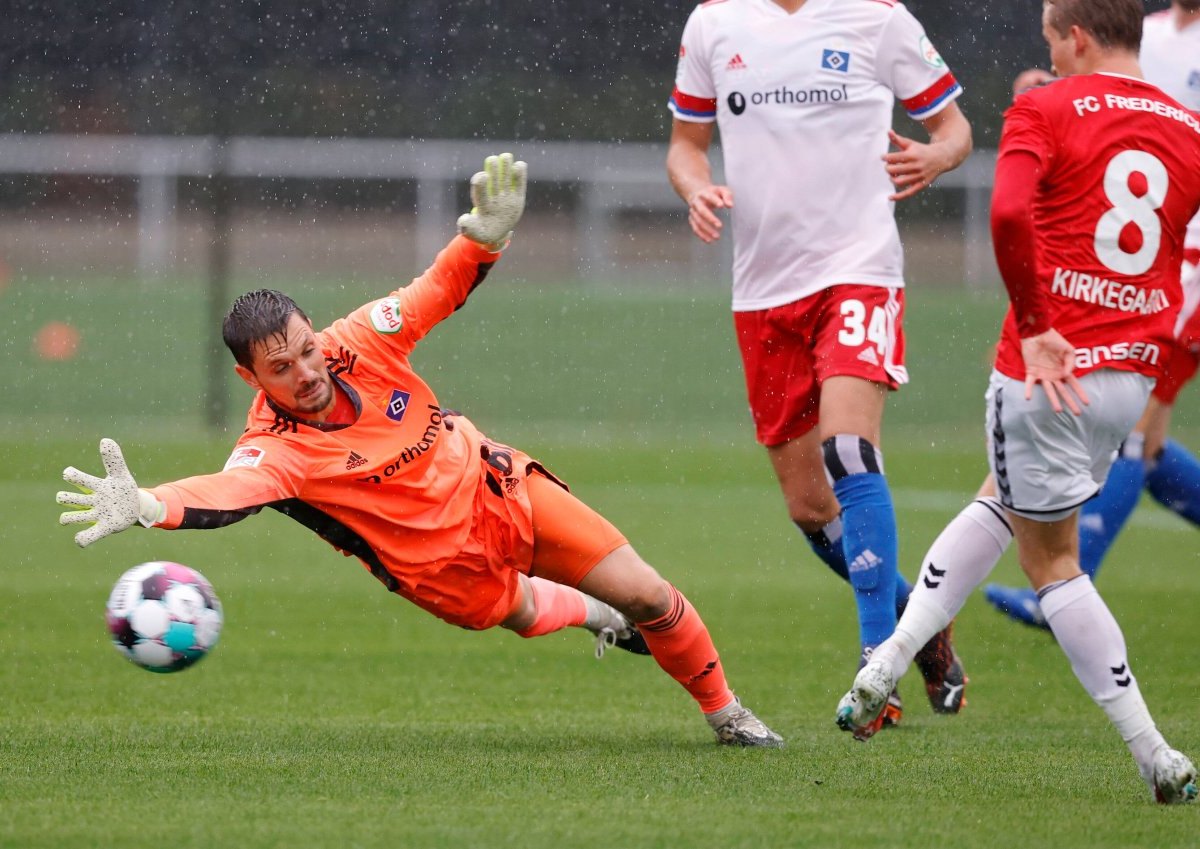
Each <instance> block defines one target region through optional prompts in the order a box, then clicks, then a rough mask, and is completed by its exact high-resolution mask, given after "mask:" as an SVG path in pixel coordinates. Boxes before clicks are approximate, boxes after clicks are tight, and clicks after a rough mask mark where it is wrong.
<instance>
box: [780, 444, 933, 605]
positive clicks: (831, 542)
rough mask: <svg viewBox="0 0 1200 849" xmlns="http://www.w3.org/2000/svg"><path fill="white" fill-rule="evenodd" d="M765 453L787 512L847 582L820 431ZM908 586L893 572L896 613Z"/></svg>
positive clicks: (838, 507) (839, 526) (839, 520)
mask: <svg viewBox="0 0 1200 849" xmlns="http://www.w3.org/2000/svg"><path fill="white" fill-rule="evenodd" d="M767 457H768V458H769V459H770V461H771V468H772V469H773V470H774V472H775V477H776V479H777V480H778V481H779V488H780V491H781V492H782V493H783V500H784V503H785V504H786V506H787V511H788V516H789V517H790V518H791V520H792V523H793V524H794V525H795V526H796V527H797V528H799V529H800V532H801V533H803V534H804V537H805V539H806V540H807V541H808V545H809V547H810V548H811V549H812V550H813V553H814V554H816V555H817V557H819V558H820V559H821V562H823V563H824V564H825V565H826V566H828V567H829V568H830V570H831V571H832V572H833V573H834V574H835V575H837V576H838V577H840V578H841V579H842V580H843V581H845V582H846V583H850V570H849V569H848V568H847V566H846V550H845V547H844V546H843V544H842V533H843V523H842V510H841V505H840V504H838V500H837V496H835V495H834V494H833V488H832V487H831V486H830V485H829V481H828V479H827V478H826V476H825V458H824V454H823V452H822V450H821V435H820V431H819V430H818V429H817V428H816V427H813V428H812V429H811V430H809V431H808V432H807V433H805V434H803V435H801V436H798V437H796V438H795V439H789V440H788V441H786V442H783V443H780V444H778V445H769V446H767ZM910 590H911V587H910V585H909V583H908V581H906V580H905V579H904V576H903V575H901V574H900V573H899V572H898V571H897V573H896V596H895V597H896V615H897V616H899V615H900V613H901V612H902V611H903V609H904V604H905V603H906V602H907V601H908V594H909V592H910Z"/></svg>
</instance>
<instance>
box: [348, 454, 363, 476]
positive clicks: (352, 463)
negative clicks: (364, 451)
mask: <svg viewBox="0 0 1200 849" xmlns="http://www.w3.org/2000/svg"><path fill="white" fill-rule="evenodd" d="M365 465H367V458H366V457H364V456H362V455H361V454H359V453H358V452H356V451H351V452H350V456H349V457H347V458H346V471H349V470H350V469H357V468H358V467H359V466H365Z"/></svg>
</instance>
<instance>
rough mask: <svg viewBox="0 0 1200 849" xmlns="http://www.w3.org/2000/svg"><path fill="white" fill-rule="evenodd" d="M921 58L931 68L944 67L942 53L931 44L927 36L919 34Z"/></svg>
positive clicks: (944, 61)
mask: <svg viewBox="0 0 1200 849" xmlns="http://www.w3.org/2000/svg"><path fill="white" fill-rule="evenodd" d="M921 58H922V59H924V60H925V64H926V65H928V66H929V67H931V68H938V69H941V68H944V67H946V60H945V59H943V58H942V54H941V53H938V52H937V48H936V47H934V46H933V42H932V41H930V40H929V36H927V35H923V36H921Z"/></svg>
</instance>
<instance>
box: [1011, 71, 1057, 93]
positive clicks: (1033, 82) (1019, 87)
mask: <svg viewBox="0 0 1200 849" xmlns="http://www.w3.org/2000/svg"><path fill="white" fill-rule="evenodd" d="M1056 79H1058V77H1056V76H1054V74H1052V73H1050V72H1049V71H1043V70H1042V69H1041V68H1026V69H1025V70H1024V71H1022V72H1021V73H1019V74H1017V78H1016V79H1015V80H1013V85H1012V94H1013V100H1016V99H1017V96H1018V95H1021V94H1024V93H1025V92H1027V91H1029V90H1030V89H1031V88H1037V87H1038V86H1043V85H1046V84H1047V83H1052V82H1054V81H1055V80H1056Z"/></svg>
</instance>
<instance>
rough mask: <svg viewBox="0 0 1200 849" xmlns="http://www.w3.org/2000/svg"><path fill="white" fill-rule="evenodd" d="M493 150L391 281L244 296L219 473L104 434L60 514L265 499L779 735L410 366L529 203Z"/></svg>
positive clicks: (431, 590) (109, 524) (151, 516)
mask: <svg viewBox="0 0 1200 849" xmlns="http://www.w3.org/2000/svg"><path fill="white" fill-rule="evenodd" d="M485 168H486V170H485V171H483V172H480V173H478V174H476V175H475V177H474V178H473V179H472V181H471V194H472V199H473V200H474V201H475V209H473V210H472V211H471V212H470V213H468V214H466V215H464V216H462V217H461V218H460V219H459V229H460V230H461V231H462V233H463V235H462V236H459V237H458V238H456V239H455V240H454V241H452V242H451V243H450V245H449V246H448V247H447V248H446V249H445V250H444V251H442V252H441V254H439V255H438V258H437V261H436V262H435V263H434V264H433V267H432V268H430V269H429V270H428V271H426V272H425V274H423V275H422V276H421V277H419V278H417V279H416V280H414V281H413V282H412V283H411V284H410V285H408V286H405V287H403V288H400V289H397V290H396V291H394V292H392V293H391V294H390V295H389V296H388V297H385V298H382V299H380V300H377V301H373V302H371V303H369V304H366V305H365V306H362V307H360V308H359V309H357V310H355V311H354V312H352V313H351V314H350V315H349V316H347V317H346V318H343V319H340V320H338V321H335V322H334V323H333V324H332V325H331V326H329V327H328V328H326V329H324V330H321V331H317V330H314V328H313V327H312V324H311V323H310V322H309V320H308V318H307V316H305V314H304V313H303V311H301V310H300V309H299V307H297V306H296V304H295V303H294V302H293V301H292V300H291V299H290V298H288V297H287V296H286V295H284V294H282V293H280V292H274V291H271V290H258V291H255V292H250V293H248V294H245V295H242V296H241V297H240V298H238V299H237V300H236V301H235V302H234V304H233V307H232V308H231V309H230V311H229V313H228V315H227V316H226V317H225V322H224V326H223V329H222V332H223V336H224V339H225V344H226V346H227V347H228V348H229V349H230V351H231V353H233V355H234V358H235V359H236V361H237V365H236V367H235V368H236V370H237V373H238V375H240V376H241V377H242V379H243V380H245V382H246V383H247V384H249V385H250V386H251V387H252V388H254V389H255V390H257V395H256V396H255V399H254V403H253V404H252V405H251V408H250V413H249V416H248V417H247V420H246V430H245V433H244V434H243V435H242V437H241V438H240V439H239V440H238V443H237V445H236V447H235V448H234V450H233V453H232V454H231V456H230V458H229V460H228V462H227V463H226V464H225V468H224V469H223V470H222V471H220V472H217V473H216V474H210V475H201V476H198V477H191V478H186V479H184V480H178V481H174V482H171V483H166V484H162V485H160V486H157V487H155V488H153V489H148V490H141V489H138V487H137V484H136V483H135V482H134V479H133V477H132V476H131V475H130V473H129V470H128V469H127V468H126V466H125V461H124V459H123V458H122V455H121V451H120V449H119V448H118V447H117V444H116V443H115V442H113V441H112V440H103V441H102V442H101V444H100V452H101V455H102V457H103V460H104V465H105V468H106V470H107V476H106V477H104V478H97V477H94V476H92V475H87V474H84V473H83V472H80V471H78V470H77V469H73V468H68V469H67V470H66V471H64V472H63V478H64V479H65V480H67V481H68V482H69V483H73V484H75V485H77V486H80V487H81V488H84V490H85V491H84V493H83V494H78V493H72V492H60V493H59V494H58V502H59V503H60V504H67V505H73V506H77V507H84V508H87V509H83V510H75V511H69V512H67V513H64V514H63V515H62V517H61V520H60V521H61V522H62V523H63V524H77V523H94V524H93V525H92V527H90V528H87V529H85V530H83V531H80V532H79V533H78V534H77V535H76V537H75V539H76V541H77V542H78V543H79V544H80V545H81V546H86V545H89V544H91V543H92V542H95V541H96V540H98V539H101V538H103V537H105V536H108V535H109V534H112V533H116V532H118V531H121V530H124V529H126V528H128V527H130V526H132V525H134V524H137V523H138V522H140V523H141V524H143V525H145V526H147V527H150V526H154V527H159V528H167V529H174V528H213V527H220V526H223V525H228V524H230V523H232V522H236V521H238V520H240V519H243V518H245V517H246V516H248V515H250V514H252V513H257V512H258V511H259V510H261V509H262V508H263V507H271V508H273V509H275V510H278V511H280V512H282V513H284V514H285V515H287V516H290V517H291V518H293V519H295V520H296V521H298V522H300V523H301V524H303V525H305V526H307V527H309V528H310V529H312V530H313V531H315V532H316V533H317V534H318V535H320V536H321V537H322V538H323V539H325V540H326V541H327V542H329V543H330V544H331V545H333V546H334V547H335V548H337V549H338V550H340V551H342V552H343V553H344V554H346V555H354V556H356V557H358V558H359V560H360V561H361V562H362V563H363V565H365V566H366V567H367V568H368V569H369V570H370V571H371V572H372V573H373V574H374V575H375V577H377V578H378V579H379V580H380V581H382V582H383V583H384V585H385V586H386V587H387V588H388V589H389V590H391V591H392V592H395V593H398V594H399V595H402V596H404V597H405V598H407V599H409V600H410V601H412V602H414V603H415V604H417V605H419V606H420V607H422V608H424V609H425V610H428V611H429V612H431V613H433V614H434V615H435V616H438V617H440V618H442V619H444V620H446V621H447V622H450V623H452V624H455V625H459V626H462V627H464V628H470V629H485V628H491V627H493V626H496V625H500V626H501V627H504V628H508V629H509V630H512V631H515V632H516V633H518V634H520V635H521V636H523V637H535V636H540V635H542V634H547V633H550V632H552V631H556V630H559V629H561V628H563V627H566V626H571V625H574V626H579V627H583V628H586V629H588V630H590V631H592V632H593V633H594V634H596V636H597V640H598V642H597V652H598V653H601V654H602V653H603V649H604V647H605V645H620V646H621V647H623V648H628V649H630V650H631V651H635V652H639V653H642V654H647V653H648V654H651V655H653V656H654V658H655V660H656V661H657V662H658V664H659V666H661V667H662V668H663V670H664V671H666V672H667V673H668V674H669V675H670V676H671V677H673V678H674V679H675V680H676V681H678V682H679V683H680V684H681V685H682V686H683V687H684V688H685V689H686V690H687V691H688V692H689V693H690V694H691V695H692V697H693V698H694V699H695V700H696V702H697V704H698V705H699V707H700V709H701V710H702V711H703V712H704V715H705V718H706V719H707V720H708V723H709V725H710V727H711V728H712V729H713V731H714V732H715V733H716V735H717V740H718V741H719V742H720V743H724V744H728V745H738V746H779V745H782V743H783V740H782V738H781V737H780V736H779V735H777V734H775V733H774V732H773V731H771V730H770V729H769V728H767V726H766V725H764V724H763V723H762V722H761V721H759V720H758V718H757V717H755V715H754V714H753V713H751V712H750V711H749V710H748V709H746V708H744V707H742V705H741V704H740V702H739V701H738V700H737V699H736V698H735V697H734V695H733V693H732V691H730V689H729V687H728V685H727V683H726V680H725V673H724V671H723V669H722V666H721V662H720V659H719V657H718V656H717V651H716V649H715V648H714V647H713V643H712V639H711V638H710V636H709V633H708V629H707V628H706V627H705V625H704V623H703V622H702V621H701V619H700V617H699V615H698V614H697V613H696V611H695V609H694V608H693V607H692V606H691V605H690V604H689V603H688V601H687V599H685V598H684V597H683V595H682V593H680V592H679V590H677V589H676V588H675V587H673V586H672V585H671V584H669V583H667V582H666V581H664V580H663V579H662V578H661V577H659V575H658V573H657V572H655V571H654V569H653V568H651V567H650V566H649V565H648V564H647V563H646V562H645V561H643V560H642V559H641V558H640V557H639V556H638V555H637V554H636V553H635V552H634V550H633V548H632V547H630V545H629V544H628V543H627V542H626V540H625V537H624V536H622V535H621V533H620V531H618V530H617V529H616V528H615V527H613V525H612V524H611V523H609V522H608V521H607V520H606V519H604V518H603V517H602V516H600V515H599V514H598V513H596V512H595V511H593V510H591V509H590V508H589V507H587V506H586V505H584V504H583V502H581V501H579V500H578V499H577V498H575V497H574V496H573V495H572V494H571V493H570V492H568V491H567V488H566V486H565V485H564V484H563V483H562V482H561V481H559V480H558V479H557V478H555V477H554V476H553V475H551V474H550V472H548V471H547V470H546V469H545V468H544V467H543V466H542V465H541V464H539V463H537V462H536V461H535V460H533V459H532V458H530V457H529V456H528V455H526V454H524V453H522V452H520V451H517V450H516V449H513V448H510V447H508V446H506V445H502V444H500V443H498V442H494V441H492V440H490V439H487V438H486V437H485V436H483V434H481V433H480V432H479V431H478V430H476V428H475V426H474V425H473V424H472V423H471V422H470V420H468V419H467V418H465V417H463V416H461V415H459V414H457V413H451V412H449V411H447V410H444V409H442V407H441V405H440V404H439V403H438V401H437V398H436V396H435V395H434V394H433V391H432V390H431V389H430V388H429V386H428V385H426V383H425V382H424V381H423V380H422V379H421V378H420V377H419V376H417V374H416V372H414V371H413V369H412V366H411V364H410V363H409V354H410V353H411V352H412V350H413V348H414V347H415V346H416V345H417V343H418V342H420V340H421V339H422V338H423V337H424V336H425V335H426V334H427V333H428V332H429V331H430V330H432V329H433V327H434V325H436V324H438V323H439V322H440V321H442V320H443V319H445V318H447V317H448V316H449V315H450V314H451V313H453V312H454V311H455V310H456V309H458V308H459V307H461V306H462V305H463V303H464V301H465V300H466V299H467V296H468V295H469V294H470V293H471V292H472V290H473V289H474V288H475V287H476V286H477V285H479V284H480V283H481V282H482V281H483V279H484V277H485V276H486V275H487V272H488V270H489V269H490V268H491V267H492V265H493V263H495V261H496V260H497V259H499V256H500V252H501V251H502V250H503V249H504V247H505V246H506V245H507V243H508V238H509V237H510V236H511V235H512V232H511V231H512V228H513V226H514V225H515V224H516V222H517V220H518V218H519V217H520V215H521V212H522V209H523V208H524V202H525V163H523V162H517V163H514V162H513V161H512V157H511V156H510V155H509V154H504V155H503V156H500V157H489V158H488V160H487V162H486V165H485ZM88 490H90V492H89V491H88ZM634 623H636V624H634Z"/></svg>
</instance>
